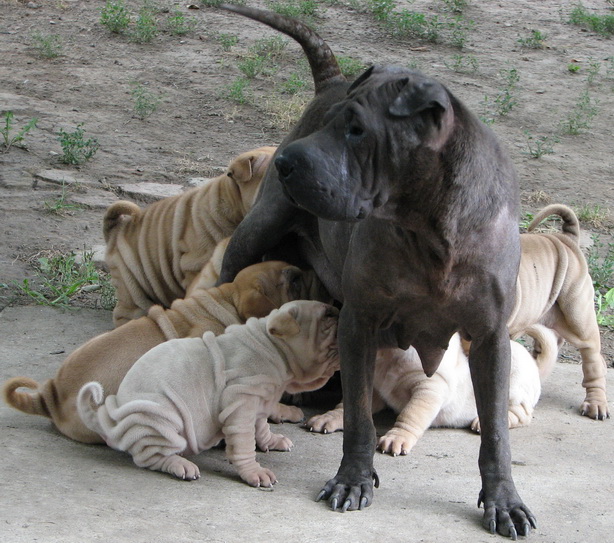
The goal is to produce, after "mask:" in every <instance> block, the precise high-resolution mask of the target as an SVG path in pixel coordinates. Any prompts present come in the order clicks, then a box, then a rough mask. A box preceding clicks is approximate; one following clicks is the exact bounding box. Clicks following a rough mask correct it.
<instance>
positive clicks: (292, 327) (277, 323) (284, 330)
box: [266, 307, 301, 337]
mask: <svg viewBox="0 0 614 543" xmlns="http://www.w3.org/2000/svg"><path fill="white" fill-rule="evenodd" d="M297 315H298V308H297V307H290V308H288V309H283V310H282V309H280V310H279V311H276V312H275V313H273V314H272V315H269V318H268V319H267V323H266V329H267V332H268V333H269V334H271V335H272V336H275V337H291V336H295V335H296V334H298V333H299V332H300V331H301V327H300V326H299V325H298V322H296V317H297Z"/></svg>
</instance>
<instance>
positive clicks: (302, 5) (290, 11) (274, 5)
mask: <svg viewBox="0 0 614 543" xmlns="http://www.w3.org/2000/svg"><path fill="white" fill-rule="evenodd" d="M268 4H269V7H270V8H271V9H272V10H273V11H274V12H276V13H279V14H280V15H286V16H287V17H292V18H294V19H298V20H300V21H303V22H304V23H306V24H307V25H309V26H311V27H313V26H315V19H316V18H317V17H318V16H320V15H321V12H320V9H321V8H320V5H319V4H318V2H316V0H285V1H283V2H269V3H268Z"/></svg>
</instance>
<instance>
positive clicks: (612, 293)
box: [595, 288, 614, 328]
mask: <svg viewBox="0 0 614 543" xmlns="http://www.w3.org/2000/svg"><path fill="white" fill-rule="evenodd" d="M595 313H596V316H597V324H599V326H607V327H608V328H614V288H611V289H610V290H608V291H607V292H606V293H605V294H601V292H597V293H596V294H595Z"/></svg>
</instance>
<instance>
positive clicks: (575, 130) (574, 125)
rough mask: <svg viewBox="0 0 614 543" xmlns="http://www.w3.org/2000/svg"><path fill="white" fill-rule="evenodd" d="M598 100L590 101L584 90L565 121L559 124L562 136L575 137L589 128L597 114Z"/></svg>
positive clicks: (586, 91)
mask: <svg viewBox="0 0 614 543" xmlns="http://www.w3.org/2000/svg"><path fill="white" fill-rule="evenodd" d="M598 104H599V102H598V100H596V99H592V98H591V96H590V93H589V91H588V90H585V91H584V92H583V93H582V94H581V95H580V97H579V98H578V101H577V102H576V105H575V106H574V108H573V109H572V110H571V112H570V113H569V115H568V116H567V118H566V119H564V120H563V121H562V122H561V130H562V132H563V133H564V134H569V135H571V136H577V135H578V134H580V133H582V132H584V131H585V130H588V129H589V128H590V127H591V123H592V121H593V118H594V117H595V116H596V115H597V113H598V112H599V107H598Z"/></svg>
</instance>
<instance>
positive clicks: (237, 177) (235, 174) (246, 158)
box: [228, 155, 255, 183]
mask: <svg viewBox="0 0 614 543" xmlns="http://www.w3.org/2000/svg"><path fill="white" fill-rule="evenodd" d="M254 158H255V157H254V156H253V155H242V156H240V157H237V158H235V159H234V160H233V161H232V162H231V163H230V166H229V167H228V177H230V178H231V179H233V180H234V181H236V182H237V183H245V182H247V181H249V180H250V179H251V178H252V176H253V170H252V161H253V160H254Z"/></svg>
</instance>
